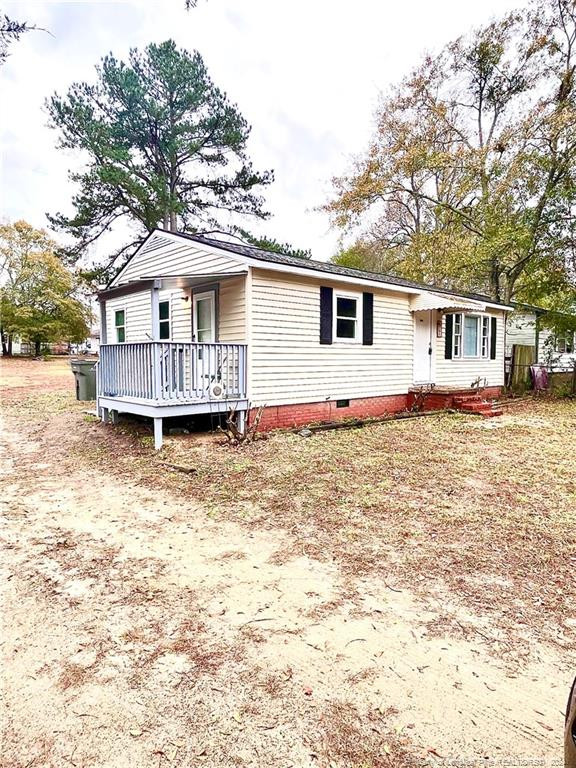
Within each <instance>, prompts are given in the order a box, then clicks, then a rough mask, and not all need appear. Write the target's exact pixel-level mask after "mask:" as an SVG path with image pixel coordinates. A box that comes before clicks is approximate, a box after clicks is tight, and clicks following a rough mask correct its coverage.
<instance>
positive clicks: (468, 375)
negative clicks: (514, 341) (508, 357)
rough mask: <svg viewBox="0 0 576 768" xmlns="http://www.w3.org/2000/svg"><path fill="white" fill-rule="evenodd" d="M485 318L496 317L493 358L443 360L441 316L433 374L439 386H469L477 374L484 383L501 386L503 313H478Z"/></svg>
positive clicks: (502, 372)
mask: <svg viewBox="0 0 576 768" xmlns="http://www.w3.org/2000/svg"><path fill="white" fill-rule="evenodd" d="M481 314H482V315H483V316H484V317H485V316H488V317H495V318H497V326H496V359H495V360H490V359H486V358H465V357H463V358H459V359H452V360H446V359H445V357H444V347H445V333H446V317H445V316H444V317H442V338H436V345H435V356H436V376H435V379H434V381H435V384H436V386H439V387H469V386H471V384H472V382H474V381H475V380H476V379H477V378H478V377H479V376H480V377H481V378H482V379H486V386H488V387H500V386H503V385H504V335H505V328H504V326H505V313H504V312H500V311H498V310H495V311H488V312H485V313H481Z"/></svg>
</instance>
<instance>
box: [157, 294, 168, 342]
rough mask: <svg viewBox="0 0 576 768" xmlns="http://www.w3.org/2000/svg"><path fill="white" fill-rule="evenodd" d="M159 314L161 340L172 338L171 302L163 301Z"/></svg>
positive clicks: (159, 307) (159, 306)
mask: <svg viewBox="0 0 576 768" xmlns="http://www.w3.org/2000/svg"><path fill="white" fill-rule="evenodd" d="M158 312H159V316H160V333H159V334H158V336H159V338H160V339H169V338H170V302H169V301H161V302H160V304H159V305H158Z"/></svg>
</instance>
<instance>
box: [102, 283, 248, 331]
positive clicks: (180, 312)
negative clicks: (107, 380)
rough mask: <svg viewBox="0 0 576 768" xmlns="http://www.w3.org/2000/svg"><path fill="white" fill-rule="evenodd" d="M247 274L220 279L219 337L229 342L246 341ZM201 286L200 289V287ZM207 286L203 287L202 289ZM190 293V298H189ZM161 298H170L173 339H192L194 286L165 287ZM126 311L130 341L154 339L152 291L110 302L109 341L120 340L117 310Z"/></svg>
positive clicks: (107, 308)
mask: <svg viewBox="0 0 576 768" xmlns="http://www.w3.org/2000/svg"><path fill="white" fill-rule="evenodd" d="M244 284H245V280H244V277H239V278H231V279H230V280H224V281H222V283H220V290H219V308H218V318H219V329H218V331H219V332H218V340H219V341H221V342H227V343H243V342H244V340H245V338H246V319H245V312H246V305H245V288H244ZM199 290H200V289H199ZM202 290H203V289H202ZM185 296H188V301H186V300H185V298H184V297H185ZM159 299H160V301H169V302H170V339H169V341H180V342H186V341H188V342H190V341H192V300H191V292H190V289H181V288H180V289H165V290H161V291H160V296H159ZM117 309H124V310H125V311H126V315H125V322H126V342H136V341H151V339H152V317H151V311H152V310H151V299H150V291H142V292H141V293H132V294H129V295H128V296H124V297H121V298H117V299H110V300H108V301H107V302H106V323H107V328H108V343H110V344H114V343H115V342H116V331H115V327H114V313H115V311H116V310H117Z"/></svg>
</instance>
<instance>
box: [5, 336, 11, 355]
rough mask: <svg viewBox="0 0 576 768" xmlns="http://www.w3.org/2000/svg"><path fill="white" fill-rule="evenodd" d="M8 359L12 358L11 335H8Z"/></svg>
mask: <svg viewBox="0 0 576 768" xmlns="http://www.w3.org/2000/svg"><path fill="white" fill-rule="evenodd" d="M6 354H7V355H8V357H12V334H11V333H9V334H8V352H7V353H6Z"/></svg>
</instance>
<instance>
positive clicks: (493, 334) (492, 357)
mask: <svg viewBox="0 0 576 768" xmlns="http://www.w3.org/2000/svg"><path fill="white" fill-rule="evenodd" d="M497 331H498V321H497V320H496V318H495V317H491V318H490V360H496V335H497Z"/></svg>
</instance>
